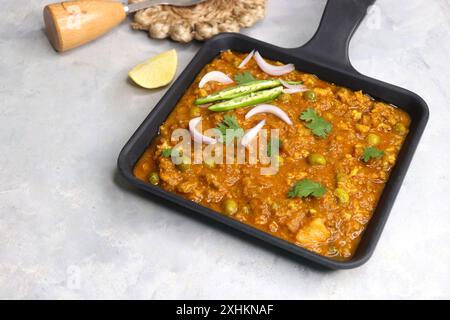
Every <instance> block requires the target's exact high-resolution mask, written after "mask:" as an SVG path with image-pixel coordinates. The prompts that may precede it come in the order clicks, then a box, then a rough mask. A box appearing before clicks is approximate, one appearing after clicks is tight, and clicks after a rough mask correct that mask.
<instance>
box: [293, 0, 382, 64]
mask: <svg viewBox="0 0 450 320" xmlns="http://www.w3.org/2000/svg"><path fill="white" fill-rule="evenodd" d="M374 2H375V0H328V2H327V5H326V7H325V10H324V13H323V16H322V20H321V21H320V25H319V28H318V30H317V31H316V33H315V34H314V36H313V37H312V39H311V40H309V41H308V42H307V43H306V44H305V45H304V46H302V47H300V48H295V49H293V51H294V52H295V53H298V54H300V55H302V56H305V55H306V56H311V57H313V58H315V59H316V60H317V59H319V62H321V63H323V64H325V65H327V66H330V67H339V68H341V69H346V70H354V69H353V67H352V65H351V63H350V59H349V56H348V45H349V42H350V39H351V37H352V35H353V33H354V32H355V30H356V28H357V27H358V26H359V24H360V23H361V21H362V20H363V18H364V16H365V15H366V13H367V9H368V8H369V6H371V5H372V4H373V3H374Z"/></svg>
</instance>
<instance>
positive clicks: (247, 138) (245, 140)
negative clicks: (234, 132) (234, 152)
mask: <svg viewBox="0 0 450 320" xmlns="http://www.w3.org/2000/svg"><path fill="white" fill-rule="evenodd" d="M265 124H266V120H262V121H261V122H259V123H258V124H257V125H256V126H254V127H253V128H251V129H250V130H248V131H247V132H246V133H245V135H244V136H243V137H242V140H241V144H242V145H243V146H244V147H246V146H248V145H249V144H250V142H252V140H253V139H255V138H256V136H257V135H258V133H259V131H261V129H262V128H263V127H264V126H265Z"/></svg>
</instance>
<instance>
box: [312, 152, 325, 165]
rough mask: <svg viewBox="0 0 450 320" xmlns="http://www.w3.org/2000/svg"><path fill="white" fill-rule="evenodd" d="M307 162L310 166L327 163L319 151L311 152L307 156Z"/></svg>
mask: <svg viewBox="0 0 450 320" xmlns="http://www.w3.org/2000/svg"><path fill="white" fill-rule="evenodd" d="M308 163H309V164H310V165H312V166H324V165H326V164H327V159H325V157H324V156H323V155H321V154H320V153H311V154H310V155H309V156H308Z"/></svg>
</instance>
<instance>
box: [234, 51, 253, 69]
mask: <svg viewBox="0 0 450 320" xmlns="http://www.w3.org/2000/svg"><path fill="white" fill-rule="evenodd" d="M254 54H255V50H252V52H250V53H249V54H248V55H247V56H246V57H245V59H244V60H242V62H241V64H240V65H239V67H238V69H242V68H244V67H245V66H246V65H247V63H248V62H249V61H250V59H251V58H253V55H254Z"/></svg>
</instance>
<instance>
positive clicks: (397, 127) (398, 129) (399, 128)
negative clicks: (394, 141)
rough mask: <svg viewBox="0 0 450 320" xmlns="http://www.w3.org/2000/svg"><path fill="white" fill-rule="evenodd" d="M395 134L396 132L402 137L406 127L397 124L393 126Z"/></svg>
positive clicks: (399, 123)
mask: <svg viewBox="0 0 450 320" xmlns="http://www.w3.org/2000/svg"><path fill="white" fill-rule="evenodd" d="M394 130H395V132H397V133H398V134H400V135H404V134H405V133H406V127H405V125H404V124H403V123H401V122H397V123H396V124H395V126H394Z"/></svg>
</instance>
